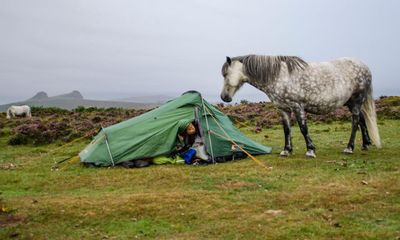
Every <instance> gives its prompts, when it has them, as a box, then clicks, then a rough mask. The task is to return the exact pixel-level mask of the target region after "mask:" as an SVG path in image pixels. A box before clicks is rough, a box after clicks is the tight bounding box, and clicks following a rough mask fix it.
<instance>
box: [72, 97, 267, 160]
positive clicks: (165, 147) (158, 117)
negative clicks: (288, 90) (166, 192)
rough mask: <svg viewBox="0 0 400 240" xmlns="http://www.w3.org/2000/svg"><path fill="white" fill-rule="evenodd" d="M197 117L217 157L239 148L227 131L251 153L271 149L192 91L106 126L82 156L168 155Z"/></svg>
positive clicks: (106, 157)
mask: <svg viewBox="0 0 400 240" xmlns="http://www.w3.org/2000/svg"><path fill="white" fill-rule="evenodd" d="M194 121H195V122H196V123H197V124H198V126H199V127H200V129H201V133H200V134H201V136H202V137H203V140H204V143H205V146H206V151H207V153H208V155H210V156H213V157H214V158H216V157H224V156H231V155H234V154H235V152H237V151H238V149H235V148H234V146H233V144H232V142H231V141H230V140H229V139H228V138H225V137H221V136H225V133H224V131H225V132H226V133H227V134H228V135H229V137H230V138H231V139H232V140H233V141H234V142H235V143H237V144H238V145H240V146H241V147H243V149H244V150H246V151H248V152H249V153H251V154H254V155H257V154H266V153H270V152H271V148H270V147H267V146H263V145H261V144H258V143H256V142H254V141H253V140H251V139H249V138H247V137H246V136H244V135H243V134H242V133H240V131H239V130H238V129H237V128H236V127H235V126H234V125H233V124H232V122H231V120H230V119H229V118H228V117H227V116H226V115H225V114H223V113H222V112H220V111H219V110H218V109H217V108H215V107H214V106H212V105H211V104H209V103H208V102H206V101H205V100H204V99H203V98H202V97H201V95H200V93H198V92H193V91H192V92H187V93H185V94H183V95H182V96H181V97H178V98H176V99H174V100H171V101H169V102H167V103H165V104H164V105H162V106H160V107H158V108H156V109H154V110H152V111H149V112H147V113H145V114H142V115H140V116H137V117H134V118H131V119H128V120H126V121H123V122H121V123H118V124H115V125H112V126H109V127H107V128H103V129H102V130H101V131H100V132H99V134H98V135H97V136H95V137H94V138H93V140H92V142H91V143H90V144H89V145H88V146H86V148H85V149H84V150H83V151H82V152H80V154H79V156H80V159H81V162H83V163H93V164H94V165H97V166H111V165H115V164H119V163H121V162H124V161H129V160H135V159H145V158H153V157H157V156H161V155H168V154H170V153H171V152H173V151H174V150H175V146H176V144H177V134H178V133H179V132H182V131H183V130H184V129H185V128H186V126H187V125H188V124H189V123H191V122H194ZM216 121H218V124H219V125H220V126H222V127H223V129H224V131H222V130H221V129H220V127H219V126H218V124H217V123H216ZM208 129H209V130H210V131H207V130H208ZM213 133H215V134H213ZM211 149H212V151H211ZM239 151H240V150H239Z"/></svg>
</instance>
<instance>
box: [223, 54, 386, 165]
mask: <svg viewBox="0 0 400 240" xmlns="http://www.w3.org/2000/svg"><path fill="white" fill-rule="evenodd" d="M222 75H223V76H224V87H223V90H222V93H221V99H222V100H223V101H225V102H230V101H232V97H233V95H234V94H235V93H236V91H237V90H238V89H239V88H240V87H241V86H242V85H243V84H244V83H249V84H251V85H253V86H254V87H256V88H258V89H260V90H261V91H263V92H265V93H266V94H267V95H268V97H269V99H270V100H271V101H272V102H273V103H274V105H275V106H276V107H277V108H278V109H279V110H280V112H281V117H282V124H283V129H284V133H285V147H284V149H283V151H282V152H281V153H280V155H281V156H288V155H289V154H290V153H291V152H292V149H293V148H292V141H291V130H290V116H291V114H292V113H294V114H295V117H296V120H297V123H298V125H299V127H300V130H301V133H302V134H303V136H304V139H305V142H306V146H307V152H306V156H307V157H315V146H314V144H313V142H312V140H311V137H310V135H309V133H308V128H307V123H306V112H308V113H314V114H326V113H329V112H331V111H334V110H335V109H336V108H338V107H340V106H347V107H348V108H349V110H350V111H351V113H352V130H351V135H350V140H349V142H348V144H347V147H346V148H345V149H344V153H353V150H354V139H355V136H356V131H357V129H358V127H359V126H360V128H361V132H362V148H363V149H364V150H367V149H368V145H370V144H371V140H372V142H373V143H374V144H375V145H376V146H377V147H378V148H379V147H381V143H380V137H379V131H378V126H377V123H376V113H375V103H374V99H373V96H372V84H371V80H372V77H371V72H370V70H369V69H368V67H367V66H366V65H365V64H364V63H362V62H360V61H358V60H356V59H352V58H340V59H336V60H333V61H330V62H316V63H307V62H305V61H304V60H302V59H301V58H299V57H293V56H261V55H247V56H240V57H233V58H229V57H227V59H226V62H225V63H224V65H223V66H222Z"/></svg>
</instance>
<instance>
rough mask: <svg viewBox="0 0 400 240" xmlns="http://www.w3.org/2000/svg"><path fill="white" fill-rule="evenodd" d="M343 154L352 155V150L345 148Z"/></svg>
mask: <svg viewBox="0 0 400 240" xmlns="http://www.w3.org/2000/svg"><path fill="white" fill-rule="evenodd" d="M343 153H345V154H352V153H353V150H351V148H345V149H344V150H343Z"/></svg>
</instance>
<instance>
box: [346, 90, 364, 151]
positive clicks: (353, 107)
mask: <svg viewBox="0 0 400 240" xmlns="http://www.w3.org/2000/svg"><path fill="white" fill-rule="evenodd" d="M361 105H362V97H361V96H360V95H357V96H353V97H352V98H351V99H350V100H349V102H348V103H347V106H348V107H349V109H350V111H351V114H352V116H351V119H352V123H351V134H350V139H349V142H348V144H347V147H346V148H345V149H344V150H343V153H347V154H351V153H353V150H354V140H355V138H356V133H357V130H358V126H359V125H360V113H361Z"/></svg>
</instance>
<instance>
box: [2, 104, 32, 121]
mask: <svg viewBox="0 0 400 240" xmlns="http://www.w3.org/2000/svg"><path fill="white" fill-rule="evenodd" d="M15 116H25V117H32V114H31V108H30V107H29V106H28V105H23V106H11V107H9V108H8V109H7V119H10V118H11V117H15Z"/></svg>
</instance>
